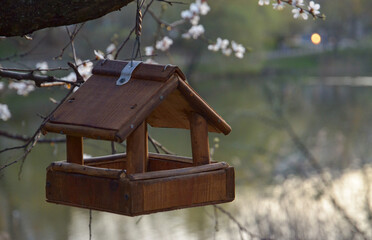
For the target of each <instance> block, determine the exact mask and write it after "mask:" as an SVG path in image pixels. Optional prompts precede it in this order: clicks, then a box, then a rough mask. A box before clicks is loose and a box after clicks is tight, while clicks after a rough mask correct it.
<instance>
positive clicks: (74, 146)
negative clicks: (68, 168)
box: [66, 135, 84, 165]
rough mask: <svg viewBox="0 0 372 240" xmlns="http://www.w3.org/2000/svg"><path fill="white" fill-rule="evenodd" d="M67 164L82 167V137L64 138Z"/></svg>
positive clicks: (69, 136) (68, 136)
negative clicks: (75, 164)
mask: <svg viewBox="0 0 372 240" xmlns="http://www.w3.org/2000/svg"><path fill="white" fill-rule="evenodd" d="M66 151H67V162H69V163H77V164H80V165H84V159H83V137H75V136H71V135H67V136H66Z"/></svg>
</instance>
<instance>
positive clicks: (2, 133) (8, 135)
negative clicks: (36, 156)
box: [0, 130, 66, 143]
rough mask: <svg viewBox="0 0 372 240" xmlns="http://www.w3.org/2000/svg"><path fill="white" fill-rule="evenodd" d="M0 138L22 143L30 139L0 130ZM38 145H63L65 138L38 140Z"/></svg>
mask: <svg viewBox="0 0 372 240" xmlns="http://www.w3.org/2000/svg"><path fill="white" fill-rule="evenodd" d="M0 137H5V138H9V139H14V140H19V141H22V142H29V141H30V140H31V137H29V136H26V135H21V134H16V133H10V132H6V131H3V130H0ZM38 142H39V143H64V142H66V139H65V138H56V139H39V141H38Z"/></svg>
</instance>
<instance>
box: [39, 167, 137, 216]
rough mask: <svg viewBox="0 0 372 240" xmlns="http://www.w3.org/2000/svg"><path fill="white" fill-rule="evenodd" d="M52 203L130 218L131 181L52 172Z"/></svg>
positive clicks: (49, 178) (49, 182)
mask: <svg viewBox="0 0 372 240" xmlns="http://www.w3.org/2000/svg"><path fill="white" fill-rule="evenodd" d="M45 190H46V198H47V201H48V202H54V203H58V204H64V205H70V206H75V207H82V208H88V209H94V210H99V211H107V212H113V213H117V214H125V215H129V214H130V212H131V210H130V201H129V199H127V198H126V196H129V191H130V186H129V181H126V180H125V179H120V180H118V179H111V178H106V177H97V176H90V175H86V174H77V173H69V172H64V171H48V172H47V182H46V188H45Z"/></svg>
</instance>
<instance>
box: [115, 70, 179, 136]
mask: <svg viewBox="0 0 372 240" xmlns="http://www.w3.org/2000/svg"><path fill="white" fill-rule="evenodd" d="M178 81H179V78H178V77H177V76H175V75H174V76H172V77H171V78H170V79H169V80H167V81H166V82H165V83H162V84H161V85H162V86H161V87H160V88H158V89H157V91H155V92H148V91H147V89H146V88H145V89H142V90H144V91H141V92H138V96H136V97H137V98H141V97H143V98H145V99H146V103H144V104H139V106H138V109H137V111H136V112H135V114H134V112H133V113H132V112H130V113H128V115H130V118H129V120H128V121H126V122H124V123H123V124H122V125H121V126H120V128H119V131H118V132H117V134H116V136H117V137H118V138H120V139H122V140H124V139H126V138H127V136H128V135H129V134H130V133H131V132H132V131H133V129H135V128H136V127H137V126H138V125H139V124H141V123H142V121H144V120H145V119H146V118H147V117H148V116H149V115H150V113H151V112H152V111H153V110H154V109H155V108H156V107H157V106H159V104H161V102H162V101H164V99H165V98H166V96H168V95H169V94H170V93H171V92H172V91H173V90H175V89H176V88H177V85H178Z"/></svg>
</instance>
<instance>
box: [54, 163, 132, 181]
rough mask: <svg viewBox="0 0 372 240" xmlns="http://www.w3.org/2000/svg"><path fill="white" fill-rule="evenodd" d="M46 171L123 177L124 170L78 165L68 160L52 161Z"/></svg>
mask: <svg viewBox="0 0 372 240" xmlns="http://www.w3.org/2000/svg"><path fill="white" fill-rule="evenodd" d="M48 171H60V172H66V173H78V174H84V175H87V176H94V177H103V178H112V179H119V178H122V177H125V172H124V171H123V170H118V169H110V168H101V167H93V166H86V165H84V166H83V165H80V164H75V163H68V162H63V161H61V162H54V163H52V164H51V165H50V166H49V167H48Z"/></svg>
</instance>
